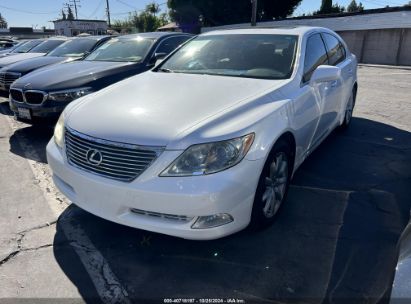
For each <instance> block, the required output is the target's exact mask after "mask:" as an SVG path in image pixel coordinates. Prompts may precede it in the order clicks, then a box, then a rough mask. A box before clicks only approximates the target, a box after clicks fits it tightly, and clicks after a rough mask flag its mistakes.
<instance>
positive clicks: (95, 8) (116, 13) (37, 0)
mask: <svg viewBox="0 0 411 304" xmlns="http://www.w3.org/2000/svg"><path fill="white" fill-rule="evenodd" d="M70 1H71V2H73V1H74V0H0V13H1V14H2V15H3V16H4V17H5V18H6V20H7V22H8V24H9V26H26V27H33V28H41V27H42V26H45V27H46V28H53V23H52V22H50V21H52V20H55V19H58V18H60V17H61V9H62V7H63V3H64V2H70ZM77 1H78V2H80V6H81V7H79V8H78V18H79V19H106V15H105V7H106V5H105V3H106V0H77ZM232 1H234V0H232ZM150 2H152V0H109V4H110V12H111V20H112V21H113V20H116V19H124V18H126V17H127V16H128V13H129V12H131V11H136V10H142V9H144V7H145V6H146V5H147V4H148V3H150ZM155 2H156V3H158V4H160V7H161V8H162V9H163V10H164V11H165V10H166V9H167V4H166V2H167V0H156V1H155ZM333 2H334V3H336V2H337V3H338V4H340V5H344V6H347V5H348V4H349V3H350V2H351V0H334V1H333ZM358 2H362V3H363V5H364V7H365V9H372V8H378V7H385V6H386V5H389V6H402V5H404V4H406V3H408V2H409V0H394V1H391V0H361V1H359V0H357V3H358ZM320 5H321V0H303V1H302V2H301V4H300V5H299V6H298V7H297V9H296V10H295V12H294V15H302V14H304V13H305V14H307V13H310V12H312V11H314V10H317V9H319V7H320Z"/></svg>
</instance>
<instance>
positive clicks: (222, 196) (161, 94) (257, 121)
mask: <svg viewBox="0 0 411 304" xmlns="http://www.w3.org/2000/svg"><path fill="white" fill-rule="evenodd" d="M319 32H323V33H324V32H325V33H331V34H333V35H335V36H337V37H338V35H336V34H335V33H333V32H332V31H329V30H327V29H324V28H313V27H298V28H289V29H244V30H227V31H215V32H208V33H206V34H204V35H215V34H219V35H235V34H244V33H245V34H293V35H298V37H299V38H298V49H297V54H296V61H295V67H294V70H293V74H292V75H291V77H290V78H289V79H285V80H267V79H252V78H241V77H227V76H210V75H192V74H179V73H158V72H153V71H149V72H146V73H143V74H140V75H137V76H135V77H132V78H129V79H127V80H124V81H122V82H119V83H117V84H115V85H112V86H110V87H108V88H106V89H103V90H101V91H99V92H97V93H94V94H91V95H88V96H86V97H83V98H81V99H78V100H77V101H75V102H73V103H71V104H70V105H69V106H68V107H67V108H66V110H65V112H64V113H63V115H64V117H65V125H66V127H69V128H71V129H74V130H76V131H78V132H80V133H82V134H86V135H88V136H92V137H95V138H99V139H104V140H109V141H114V142H120V143H128V144H136V145H142V146H160V147H164V151H163V152H162V153H161V155H160V156H159V157H158V158H157V159H156V160H155V161H154V162H153V163H152V164H151V165H150V166H149V167H148V168H147V169H146V170H145V171H144V172H143V173H142V174H141V175H140V176H138V178H137V179H135V180H133V181H132V182H130V183H124V182H121V181H115V180H111V179H107V178H105V177H101V176H98V175H95V174H93V173H88V172H86V171H84V170H82V169H79V168H77V167H74V166H72V165H70V164H68V161H67V156H66V153H65V152H64V148H63V149H61V148H59V147H58V146H57V145H56V143H55V141H54V140H51V141H50V143H49V144H48V146H47V157H48V162H49V164H50V167H51V169H52V171H53V176H54V181H55V183H56V185H57V187H58V188H59V189H60V190H61V191H62V193H64V194H65V195H66V196H67V197H68V198H69V199H70V200H72V201H73V202H74V203H75V204H77V205H79V206H80V207H81V208H83V209H85V210H88V211H89V212H91V213H93V214H96V215H98V216H100V217H103V218H105V219H108V220H111V221H114V222H117V223H120V224H124V225H128V226H131V227H136V228H140V229H145V230H150V231H154V232H159V233H164V234H169V235H174V236H178V237H183V238H187V239H214V238H219V237H222V236H225V235H228V234H231V233H234V232H236V231H239V230H241V229H243V228H245V227H246V226H247V225H248V224H249V222H250V216H251V210H252V206H253V200H254V195H255V191H256V187H257V184H258V181H259V178H260V174H261V172H262V168H263V167H264V165H265V162H266V159H267V157H268V154H269V152H270V150H271V148H272V147H273V146H274V144H275V143H276V141H277V140H278V138H279V137H280V136H281V135H283V134H285V133H286V132H289V133H290V134H292V136H293V137H294V139H295V144H296V149H295V162H294V168H293V172H294V171H295V170H296V169H297V168H298V166H299V165H300V164H301V163H302V162H303V161H304V159H305V158H306V157H307V156H308V155H309V154H310V153H311V152H312V151H313V150H314V149H315V147H317V146H318V145H319V144H320V143H321V142H322V140H324V138H325V137H326V136H327V135H328V134H329V133H330V132H331V131H332V130H333V129H334V128H335V127H337V126H339V125H341V124H342V122H343V120H344V117H345V109H346V106H347V103H348V101H349V98H350V96H351V94H352V93H353V88H354V84H355V83H356V78H357V76H356V72H357V62H356V58H355V56H354V55H352V54H351V53H350V52H349V50H348V48H347V46H346V45H345V44H344V45H345V49H346V59H345V60H344V61H343V62H341V63H340V64H339V65H338V66H337V67H338V69H337V68H335V69H336V70H337V71H338V75H339V77H338V79H337V80H332V81H324V80H326V78H324V77H326V75H325V74H324V73H326V72H327V71H331V73H333V70H332V69H330V68H328V69H327V67H326V68H325V69H323V70H322V69H321V67H320V68H319V69H318V72H317V71H316V73H317V74H318V75H317V76H318V77H319V78H321V77H323V80H322V81H321V82H308V83H303V82H302V75H303V62H304V56H305V46H306V40H307V37H309V36H310V35H312V34H314V33H319ZM339 39H340V40H341V38H339ZM341 41H342V40H341ZM250 133H254V134H255V139H254V142H253V145H252V146H251V148H250V150H249V151H248V153H247V155H246V157H245V158H244V159H243V160H242V161H241V162H240V163H238V164H237V165H235V166H233V167H231V168H229V169H227V170H224V171H221V172H218V173H215V174H210V175H204V176H185V177H160V176H159V175H160V174H161V173H162V172H163V171H164V170H165V169H166V168H167V167H168V166H169V165H170V164H171V163H172V162H173V161H174V160H175V159H176V158H177V157H179V156H180V155H181V154H182V153H183V151H184V150H186V149H187V148H188V147H190V146H191V145H195V144H200V143H206V142H216V141H220V140H228V139H232V138H236V137H241V136H244V135H246V134H250ZM131 208H136V209H139V210H145V211H148V212H155V213H160V214H172V215H184V216H188V217H189V218H192V220H191V221H189V222H186V223H181V222H173V221H171V220H167V219H164V218H156V217H153V216H150V215H140V214H135V213H132V212H131V211H130V210H131ZM219 213H227V214H230V215H231V216H232V217H233V219H234V221H232V222H230V223H228V224H225V225H222V226H219V227H214V228H208V229H192V228H191V226H192V225H193V223H194V222H195V221H196V219H197V218H198V216H208V215H214V214H219Z"/></svg>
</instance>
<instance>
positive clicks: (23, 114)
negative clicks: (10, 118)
mask: <svg viewBox="0 0 411 304" xmlns="http://www.w3.org/2000/svg"><path fill="white" fill-rule="evenodd" d="M17 113H18V116H19V117H20V118H23V119H29V120H31V113H30V109H26V108H17Z"/></svg>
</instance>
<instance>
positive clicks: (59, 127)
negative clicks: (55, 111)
mask: <svg viewBox="0 0 411 304" xmlns="http://www.w3.org/2000/svg"><path fill="white" fill-rule="evenodd" d="M54 141H55V143H56V145H57V146H59V147H60V148H63V144H64V113H62V114H61V115H60V118H59V120H58V121H57V124H56V126H55V127H54Z"/></svg>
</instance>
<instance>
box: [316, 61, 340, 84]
mask: <svg viewBox="0 0 411 304" xmlns="http://www.w3.org/2000/svg"><path fill="white" fill-rule="evenodd" d="M340 77H341V69H340V68H339V67H336V66H332V65H320V66H319V67H318V68H316V69H315V71H314V73H313V74H312V76H311V79H310V84H314V83H320V82H327V81H334V80H338V79H339V78H340Z"/></svg>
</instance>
